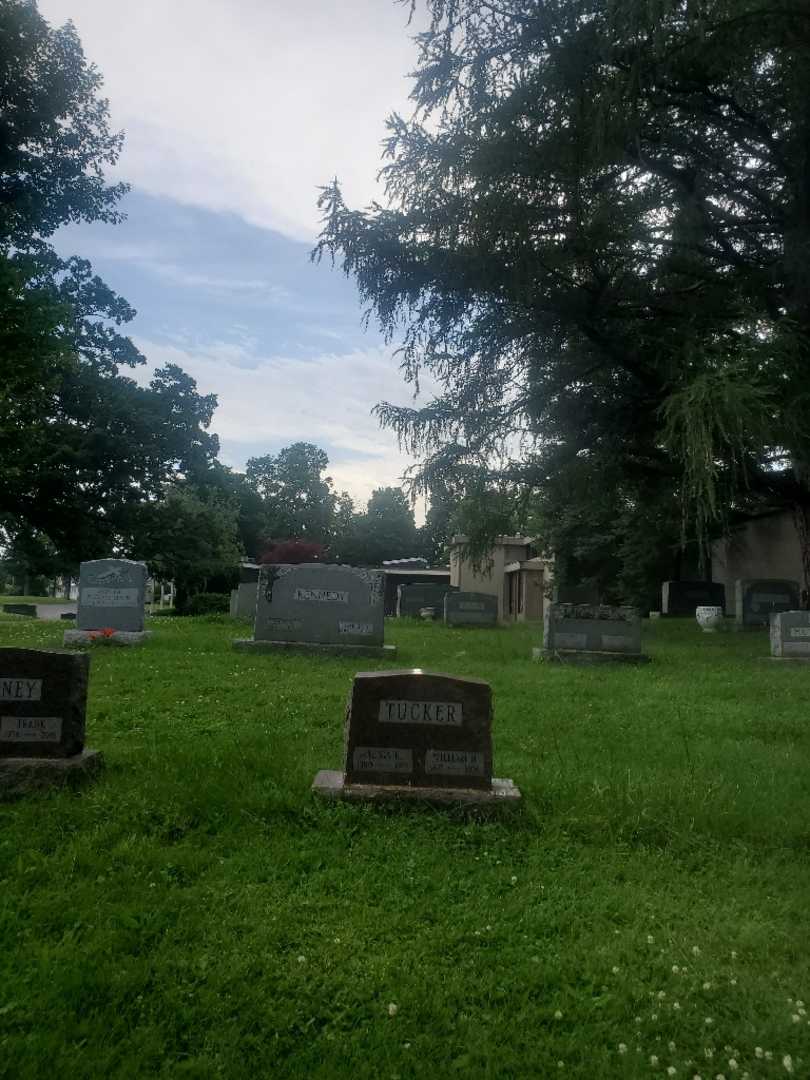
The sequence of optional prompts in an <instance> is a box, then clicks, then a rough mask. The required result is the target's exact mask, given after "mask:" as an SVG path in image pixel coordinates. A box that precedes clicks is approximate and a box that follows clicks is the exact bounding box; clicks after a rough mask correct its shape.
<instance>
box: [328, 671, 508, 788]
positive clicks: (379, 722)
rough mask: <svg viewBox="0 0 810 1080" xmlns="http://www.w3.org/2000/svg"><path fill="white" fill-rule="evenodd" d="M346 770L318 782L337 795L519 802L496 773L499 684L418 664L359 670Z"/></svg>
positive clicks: (352, 699) (348, 717) (348, 725)
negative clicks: (494, 730)
mask: <svg viewBox="0 0 810 1080" xmlns="http://www.w3.org/2000/svg"><path fill="white" fill-rule="evenodd" d="M344 749H345V763H344V769H343V772H342V773H338V772H330V771H328V770H324V771H323V772H321V773H319V774H318V776H317V777H316V778H315V783H314V785H313V789H314V790H315V791H316V792H318V793H319V794H323V795H329V796H333V797H334V796H342V797H348V798H352V797H357V798H372V799H373V798H380V797H385V795H386V794H388V795H389V796H394V797H400V796H405V797H409V796H410V797H421V798H424V799H428V800H431V799H435V800H437V801H463V802H481V803H487V802H493V801H503V800H507V801H516V800H517V799H519V798H520V793H519V791H518V790H517V788H515V786H514V784H512V782H511V781H508V780H497V779H493V777H492V690H491V688H490V686H489V684H488V683H486V682H483V681H482V680H480V679H462V678H455V677H453V676H452V675H444V674H439V673H432V672H427V671H422V670H420V669H414V670H410V671H392V672H383V673H379V672H359V673H358V674H357V675H356V676H355V677H354V683H353V686H352V691H351V695H350V697H349V703H348V708H347V713H346V726H345V737H344Z"/></svg>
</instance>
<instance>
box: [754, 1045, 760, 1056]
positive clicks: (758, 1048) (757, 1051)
mask: <svg viewBox="0 0 810 1080" xmlns="http://www.w3.org/2000/svg"><path fill="white" fill-rule="evenodd" d="M754 1057H758V1058H761V1057H762V1047H761V1046H755V1047H754Z"/></svg>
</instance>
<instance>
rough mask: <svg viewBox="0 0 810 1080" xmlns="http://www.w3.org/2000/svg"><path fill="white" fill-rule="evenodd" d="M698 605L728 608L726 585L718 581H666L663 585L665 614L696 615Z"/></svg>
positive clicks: (662, 602)
mask: <svg viewBox="0 0 810 1080" xmlns="http://www.w3.org/2000/svg"><path fill="white" fill-rule="evenodd" d="M697 607H721V608H723V610H724V611H725V608H726V587H725V585H723V584H722V582H718V581H665V582H664V583H663V585H662V586H661V612H662V613H663V614H664V615H689V616H691V618H694V617H695V608H697Z"/></svg>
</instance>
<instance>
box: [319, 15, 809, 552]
mask: <svg viewBox="0 0 810 1080" xmlns="http://www.w3.org/2000/svg"><path fill="white" fill-rule="evenodd" d="M414 6H416V4H415V5H414ZM427 7H428V10H429V13H430V25H429V28H428V29H427V31H426V32H425V33H424V34H422V35H421V36H420V37H419V38H418V44H419V50H420V55H419V63H418V66H417V70H416V74H415V82H414V88H413V93H412V97H413V100H414V103H415V113H414V115H413V117H412V118H411V119H403V118H402V117H399V116H393V117H392V118H391V119H390V120H389V131H390V138H389V140H388V144H387V148H386V153H387V157H388V161H387V164H386V165H385V168H384V170H383V176H384V178H385V181H386V184H387V192H388V195H389V203H388V205H387V206H385V207H382V206H379V205H374V206H372V207H370V208H369V209H367V210H365V211H358V210H352V209H350V208H348V207H347V206H346V205H345V203H344V201H343V198H342V194H341V191H340V188H339V185H338V184H337V182H335V183H333V184H331V185H329V186H328V187H327V188H326V189H325V190H324V192H323V194H322V199H321V206H322V208H323V212H324V215H325V224H324V231H323V234H322V237H321V241H320V244H319V247H318V249H317V252H318V254H320V255H323V254H324V253H326V254H330V255H331V256H332V257H334V258H337V259H338V260H339V261H340V262H341V263H342V266H343V268H344V270H345V271H346V273H347V274H350V275H352V276H354V277H355V279H356V281H357V283H358V286H359V288H360V291H361V293H362V295H363V297H364V298H365V300H366V301H367V302H368V304H369V306H370V308H371V309H372V310H373V311H374V312H375V313H376V315H377V316H378V318H379V320H380V323H381V325H382V327H383V328H384V329H385V331H386V332H387V333H388V334H389V335H390V336H391V337H398V336H400V335H402V337H403V339H404V345H403V352H402V356H403V367H404V372H405V376H406V378H407V379H409V380H411V381H416V380H418V378H419V372H420V370H421V369H422V368H423V367H424V368H428V369H429V370H430V371H431V373H432V374H433V375H435V376H436V377H437V378H438V379H439V381H440V382H441V384H442V386H443V393H442V395H441V396H440V397H439V398H438V399H436V400H434V401H432V402H430V403H429V404H427V405H426V406H424V407H423V408H420V409H403V408H395V407H392V406H390V405H387V404H382V405H381V406H380V407H379V410H380V415H381V417H382V419H383V421H384V422H386V423H387V424H389V425H391V426H392V427H393V428H395V429H396V431H397V432H398V433H399V435H400V437H401V438H402V440H403V441H404V443H405V444H406V446H407V447H408V449H410V450H411V451H412V452H414V453H415V454H417V455H420V456H421V459H422V465H421V467H420V469H419V470H418V472H417V475H416V481H417V483H421V485H422V486H423V487H425V488H428V489H429V488H430V486H431V485H435V484H437V483H438V484H441V483H442V482H443V481H444V480H445V479H446V478H447V477H448V476H451V475H454V476H462V477H467V478H470V485H471V489H474V490H478V491H483V492H485V493H488V494H489V493H490V492H492V490H493V487H495V488H497V490H498V492H499V493H500V494H503V493H504V492H506V493H511V494H512V495H513V496H514V498H515V504H516V506H519V507H523V508H524V509H526V508H527V507H528V508H530V506H531V502H532V499H533V498H536V496H537V494H538V493H540V494H541V496H542V498H541V500H540V501H541V502H542V504H543V509H544V512H545V515H546V519H547V520H548V519H553V517H554V514H555V512H559V511H561V510H562V508H563V507H568V509H569V511H570V510H571V506H572V500H574V499H575V497H576V494H575V493H576V491H577V490H582V491H588V490H589V488H590V487H591V485H590V484H582V483H579V484H575V483H573V482H572V483H570V484H568V483H566V480H565V478H566V476H567V475H570V476H571V477H572V478H573V477H575V476H580V475H581V473H582V472H583V470H586V471H588V472H589V473H590V475H591V478H592V480H594V481H595V480H596V479H597V478H599V479H600V482H601V483H603V484H604V483H612V484H613V487H612V489H608V490H609V491H611V493H612V496H613V499H614V504H615V507H616V513H617V516H618V515H619V514H621V515H624V517H625V519H626V520H627V521H628V522H635V523H636V525H637V524H638V521H639V520H640V519H643V518H644V514H645V508H646V507H647V506H648V505H649V494H650V492H654V493H655V496H656V508H655V511H654V515H655V516H658V517H661V516H663V519H664V520H665V521H666V523H667V525H666V528H667V530H668V529H670V525H671V522H672V520H673V518H674V519H675V520H676V521H677V518H678V515H679V513H680V510H683V511H684V513H685V515H686V517H685V520H686V522H687V524H688V527H689V532H691V533H693V534H696V535H698V536H700V537H701V538H705V537H706V535H707V533H708V531H709V530H710V529H711V528H712V527H715V526H716V525H717V524H718V523H719V522H720V521H721V520H722V518H723V516H724V513H725V512H726V511H727V510H728V509H729V508H731V507H733V506H739V505H741V504H742V503H743V502H745V501H747V502H748V503H749V504H754V503H756V502H760V503H761V504H767V505H798V506H802V505H804V506H806V505H807V503H808V501H810V491H809V490H808V485H807V480H806V477H807V463H808V462H810V424H808V421H807V416H808V407H807V406H808V389H809V388H810V383H808V375H810V362H809V361H810V257H809V256H810V110H808V107H807V103H808V101H810V8H808V6H807V4H806V3H805V2H804V0H698V2H695V0H657V2H655V3H653V2H651V0H497V2H494V0H429V2H428V3H427ZM493 463H497V468H495V467H494V464H493ZM482 472H483V474H484V476H485V477H486V478H487V479H486V480H485V481H484V482H483V483H482V482H481V479H480V474H481V473H482ZM475 474H479V479H477V480H472V477H473V476H474V475H475ZM552 480H554V481H556V483H555V484H554V485H552V484H551V481H552ZM603 490H604V489H603ZM555 492H556V496H555ZM527 493H528V495H529V496H530V497H529V499H528V500H527V499H526V495H527ZM667 501H668V502H669V505H668V506H666V505H665V506H663V507H662V506H661V505H660V504H661V503H662V502H663V503H664V504H666V503H667ZM588 511H589V506H588V503H587V501H584V502H582V503H580V504H579V506H578V512H579V518H580V522H581V524H583V525H586V524H587V521H588ZM487 520H493V519H492V518H491V516H490V518H488V517H487V516H486V515H482V516H481V518H480V521H481V522H482V523H483V524H485V523H486V522H487ZM652 521H653V518H652V517H651V518H650V520H649V521H648V522H646V525H645V527H646V526H647V525H650V524H651V523H652ZM625 539H627V538H626V537H625ZM621 546H622V544H621V543H620V544H619V545H618V547H619V548H621Z"/></svg>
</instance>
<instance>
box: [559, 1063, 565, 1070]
mask: <svg viewBox="0 0 810 1080" xmlns="http://www.w3.org/2000/svg"><path fill="white" fill-rule="evenodd" d="M557 1068H558V1069H564V1068H565V1062H564V1061H558V1062H557Z"/></svg>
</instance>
